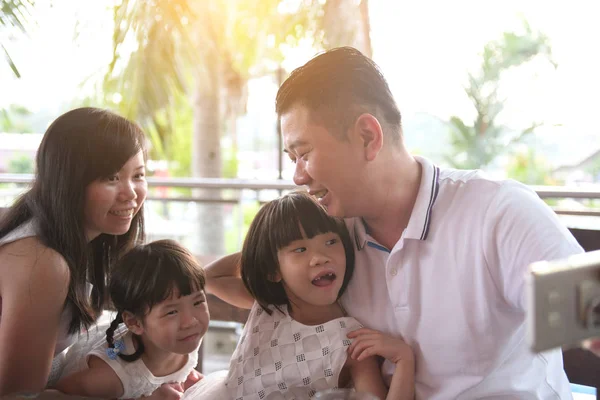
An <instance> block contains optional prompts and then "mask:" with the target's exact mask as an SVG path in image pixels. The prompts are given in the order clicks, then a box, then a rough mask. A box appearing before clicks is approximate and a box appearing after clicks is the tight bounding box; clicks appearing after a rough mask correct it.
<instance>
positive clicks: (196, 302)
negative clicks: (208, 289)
mask: <svg viewBox="0 0 600 400" xmlns="http://www.w3.org/2000/svg"><path fill="white" fill-rule="evenodd" d="M202 303H204V300H197V301H195V302H194V306H195V307H197V306H199V305H201V304H202Z"/></svg>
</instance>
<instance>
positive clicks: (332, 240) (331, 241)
mask: <svg viewBox="0 0 600 400" xmlns="http://www.w3.org/2000/svg"><path fill="white" fill-rule="evenodd" d="M337 242H338V240H337V239H330V240H328V241H327V243H326V244H327V245H328V246H331V245H332V244H336V243H337Z"/></svg>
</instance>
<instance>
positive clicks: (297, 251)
mask: <svg viewBox="0 0 600 400" xmlns="http://www.w3.org/2000/svg"><path fill="white" fill-rule="evenodd" d="M305 251H306V247H298V248H297V249H294V250H293V252H294V253H304V252H305Z"/></svg>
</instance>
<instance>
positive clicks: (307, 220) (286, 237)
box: [241, 191, 354, 314]
mask: <svg viewBox="0 0 600 400" xmlns="http://www.w3.org/2000/svg"><path fill="white" fill-rule="evenodd" d="M301 227H302V228H301ZM302 231H304V233H305V234H306V237H307V238H309V239H310V238H312V237H314V236H316V235H319V234H322V233H328V232H334V233H337V234H338V235H339V236H340V238H341V239H342V243H343V245H344V250H345V253H346V273H345V275H344V281H343V282H342V287H341V288H340V291H339V293H338V298H339V297H340V296H341V295H342V294H343V293H344V291H345V290H346V287H347V286H348V282H349V281H350V278H351V277H352V273H353V272H354V247H353V246H352V241H351V240H350V234H349V233H348V229H347V228H346V225H345V224H344V221H343V220H341V219H338V218H334V217H331V216H329V215H328V214H327V211H326V210H325V209H324V208H323V207H322V206H321V205H320V204H319V203H317V201H316V200H315V199H314V198H313V197H312V196H310V195H309V194H308V193H306V192H300V191H297V192H292V193H289V194H286V195H284V196H282V197H280V198H278V199H276V200H273V201H271V202H269V203H267V204H265V205H264V206H263V207H262V208H261V209H260V210H259V211H258V213H257V214H256V217H255V218H254V220H253V221H252V224H251V225H250V229H249V230H248V234H247V235H246V239H245V241H244V246H243V248H242V259H241V265H242V268H241V273H242V280H243V282H244V285H245V286H246V288H247V289H248V291H249V292H250V294H251V295H252V297H254V298H255V299H256V301H257V302H258V304H260V306H261V307H262V308H263V309H264V310H265V311H266V312H268V313H269V314H270V313H271V310H269V308H268V306H269V305H275V306H279V305H283V304H285V305H287V306H288V307H289V306H290V303H289V299H288V297H287V295H286V293H285V290H284V288H283V284H282V282H274V281H272V279H271V278H272V277H274V276H275V274H276V273H277V272H279V261H278V258H277V252H278V250H280V249H281V248H283V247H285V246H287V245H288V244H290V243H291V242H293V241H294V240H299V239H302V238H303V236H302Z"/></svg>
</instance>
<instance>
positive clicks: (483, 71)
mask: <svg viewBox="0 0 600 400" xmlns="http://www.w3.org/2000/svg"><path fill="white" fill-rule="evenodd" d="M536 57H542V58H545V59H547V60H548V61H549V62H550V63H551V64H552V65H553V66H554V67H556V64H555V63H554V61H553V60H552V51H551V47H550V42H549V40H548V37H547V36H545V35H544V34H542V33H540V32H534V31H533V30H532V29H531V27H530V26H529V24H527V22H526V21H523V33H515V32H506V33H504V34H503V36H502V38H501V39H500V40H497V41H492V42H489V43H487V44H486V45H485V46H484V48H483V53H482V62H481V66H480V69H479V70H478V72H477V73H476V74H469V75H468V83H467V85H466V86H465V87H464V91H465V93H466V95H467V97H468V98H469V100H470V101H471V103H472V104H473V107H474V108H475V111H476V116H475V120H474V121H473V122H472V124H467V123H465V122H464V121H463V120H462V119H461V118H459V117H456V116H452V117H451V118H450V120H449V123H448V125H449V127H450V135H451V144H452V152H451V154H449V155H447V156H446V157H445V159H446V161H447V162H448V163H449V164H450V165H452V166H453V167H455V168H466V169H475V168H481V167H485V166H486V165H488V164H490V163H491V162H492V161H493V160H494V159H495V158H496V157H497V156H498V155H500V154H501V153H503V152H505V151H507V150H508V149H509V148H510V147H511V146H512V145H513V144H515V143H518V142H520V141H522V140H523V139H524V138H525V137H527V136H528V135H529V134H531V133H532V132H534V131H535V129H536V128H538V127H539V126H540V125H541V124H540V123H537V122H535V123H532V124H531V125H530V126H529V127H527V128H525V129H523V130H521V131H520V132H517V133H515V132H511V131H510V130H509V129H508V128H507V127H505V126H502V125H499V124H498V123H497V122H496V118H497V117H498V115H499V114H500V112H501V111H502V110H503V108H504V101H505V100H504V99H500V98H499V95H498V90H499V88H500V82H501V78H502V75H503V73H504V72H506V71H507V70H509V69H512V68H516V67H518V66H520V65H523V64H525V63H527V62H529V61H531V60H532V59H534V58H536Z"/></svg>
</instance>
